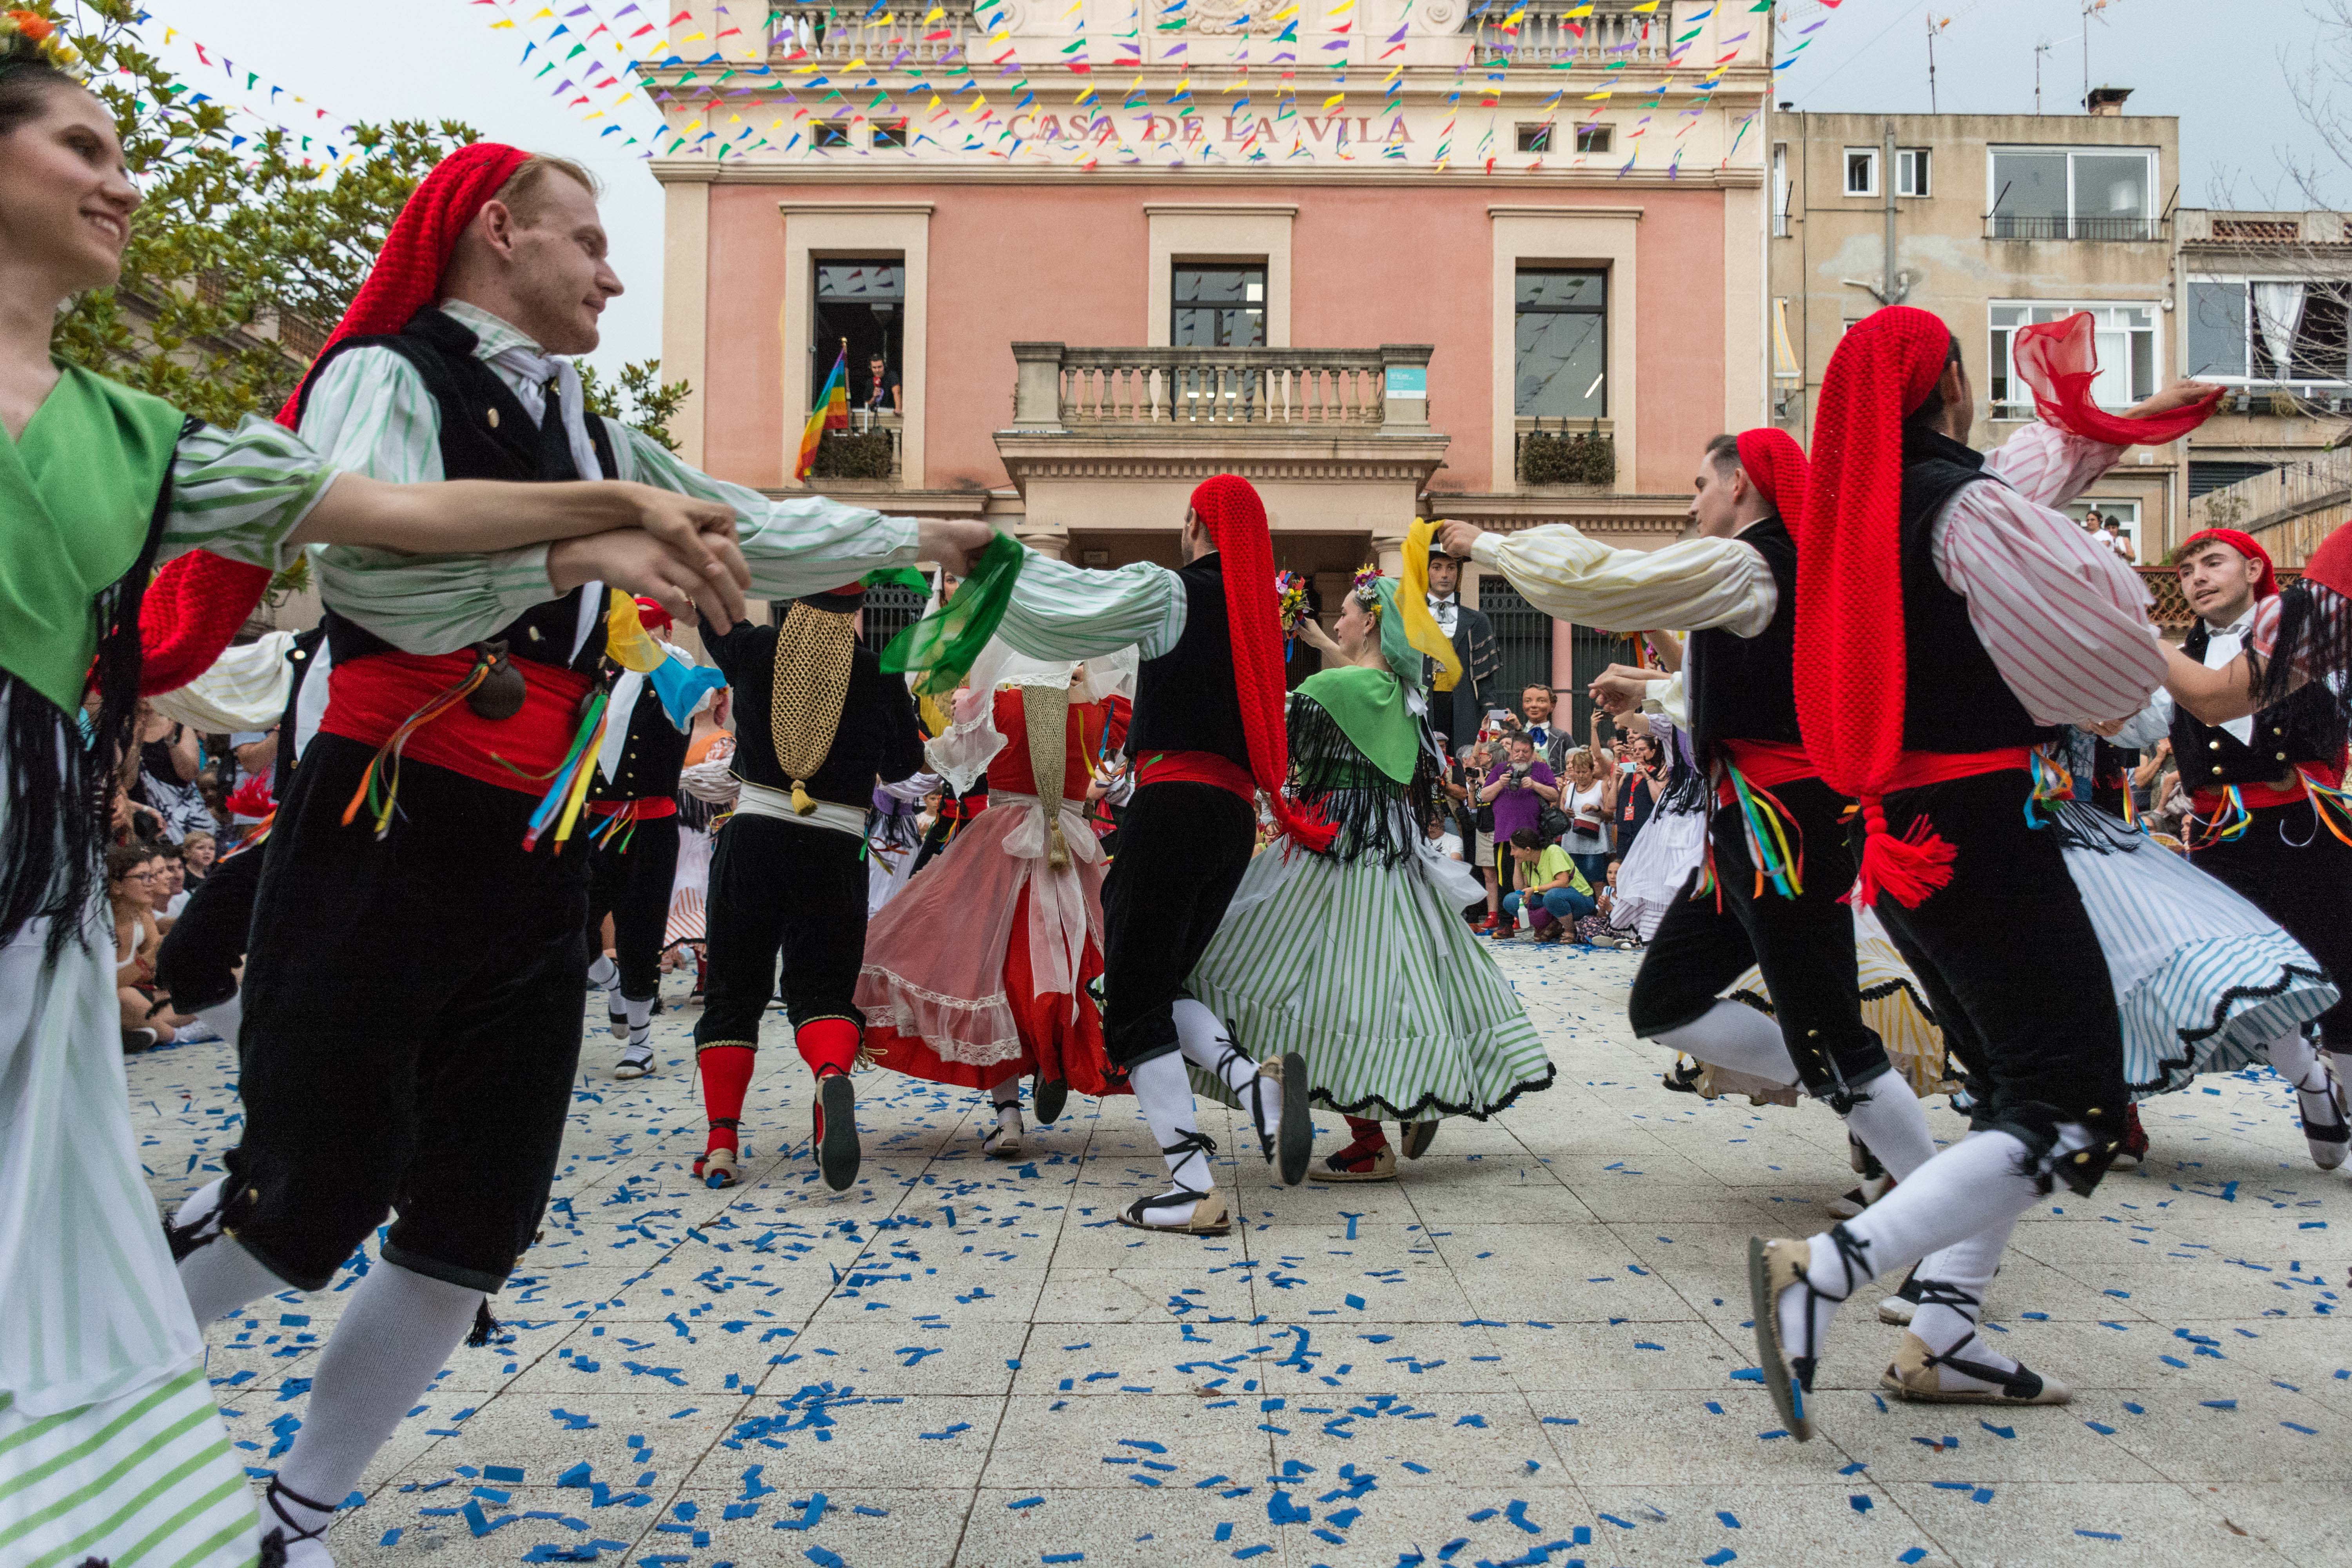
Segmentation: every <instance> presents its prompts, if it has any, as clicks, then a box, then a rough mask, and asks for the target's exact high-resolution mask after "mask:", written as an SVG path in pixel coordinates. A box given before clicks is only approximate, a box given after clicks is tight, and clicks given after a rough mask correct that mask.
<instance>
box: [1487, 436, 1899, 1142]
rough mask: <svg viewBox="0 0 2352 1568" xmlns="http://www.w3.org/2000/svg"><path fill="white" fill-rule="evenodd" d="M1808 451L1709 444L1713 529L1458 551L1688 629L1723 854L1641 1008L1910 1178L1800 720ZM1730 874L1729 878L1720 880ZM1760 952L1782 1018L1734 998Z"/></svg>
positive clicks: (1662, 1039) (1662, 950) (1638, 986)
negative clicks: (1785, 1091) (1811, 1107)
mask: <svg viewBox="0 0 2352 1568" xmlns="http://www.w3.org/2000/svg"><path fill="white" fill-rule="evenodd" d="M1804 491H1805V458H1804V454H1803V453H1802V452H1801V451H1800V450H1799V449H1798V447H1797V444H1796V442H1795V441H1793V440H1791V439H1790V437H1789V436H1788V434H1787V433H1786V432H1785V431H1781V430H1774V429H1759V430H1749V431H1746V432H1744V433H1743V434H1741V435H1738V436H1736V437H1735V436H1717V437H1715V438H1714V439H1713V440H1711V441H1709V442H1708V443H1707V445H1706V451H1705V452H1704V453H1703V454H1702V455H1701V457H1700V459H1699V466H1698V477H1697V479H1696V482H1695V485H1694V488H1693V491H1692V496H1691V504H1690V515H1691V519H1692V521H1695V522H1696V523H1697V524H1698V537H1697V538H1696V539H1691V540H1686V541H1685V542H1681V543H1678V544H1675V545H1671V546H1669V547H1667V548H1666V549H1664V550H1657V551H1639V550H1612V549H1610V548H1608V547H1607V546H1606V545H1602V544H1600V543H1597V542H1594V541H1592V540H1591V539H1588V538H1586V537H1585V536H1584V535H1583V534H1581V533H1580V532H1578V531H1576V530H1575V529H1573V528H1570V527H1569V526H1567V525H1566V524H1564V523H1563V524H1553V525H1550V526H1548V527H1544V528H1536V529H1529V530H1527V531H1522V532H1518V533H1509V534H1496V533H1482V532H1480V531H1478V530H1477V529H1476V528H1475V527H1473V526H1472V525H1470V524H1468V523H1464V522H1454V523H1448V524H1446V526H1445V531H1444V542H1445V547H1446V549H1447V550H1448V551H1449V552H1454V553H1460V554H1466V555H1468V556H1470V557H1471V558H1472V559H1473V560H1475V561H1476V562H1478V563H1480V564H1481V565H1486V566H1491V567H1493V568H1494V569H1495V570H1496V571H1499V572H1501V573H1502V574H1503V575H1504V576H1505V577H1506V578H1507V579H1508V580H1509V582H1510V584H1511V585H1512V586H1513V587H1515V588H1517V590H1518V591H1519V592H1520V593H1521V594H1522V595H1526V597H1527V599H1528V602H1529V603H1530V604H1533V605H1536V606H1537V607H1538V608H1539V609H1541V610H1543V611H1544V612H1545V613H1546V614H1547V615H1550V616H1558V617H1559V618H1560V619H1562V620H1573V621H1580V622H1582V623H1584V624H1586V625H1588V626H1599V627H1601V628H1602V629H1604V630H1616V631H1636V630H1641V629H1644V628H1647V627H1652V626H1686V627H1689V628H1691V633H1690V637H1689V640H1688V643H1687V645H1686V647H1685V652H1684V658H1683V684H1684V690H1685V700H1686V701H1687V703H1688V705H1689V710H1690V720H1691V739H1692V743H1693V746H1694V748H1695V750H1696V752H1697V755H1698V760H1699V763H1700V764H1701V765H1702V766H1704V767H1706V768H1707V769H1708V770H1709V773H1710V776H1711V778H1712V779H1713V781H1714V788H1715V793H1716V808H1715V814H1714V818H1713V820H1712V821H1711V822H1710V823H1709V824H1708V830H1709V831H1708V837H1709V860H1708V865H1707V866H1706V867H1705V868H1701V869H1700V870H1699V871H1698V872H1696V873H1695V874H1694V876H1693V879H1692V884H1693V885H1692V887H1691V888H1690V889H1685V896H1684V897H1682V898H1679V899H1677V900H1675V903H1674V905H1673V906H1672V907H1671V908H1670V909H1668V910H1667V911H1666V914H1665V918H1664V920H1663V921H1661V922H1660V923H1659V926H1658V931H1657V934H1656V936H1654V938H1652V939H1651V942H1650V945H1649V951H1648V952H1645V953H1644V954H1643V958H1642V967H1641V970H1640V972H1639V973H1637V974H1636V975H1635V976H1634V979H1633V997H1632V999H1631V1001H1630V1002H1629V1004H1628V1006H1627V1012H1628V1014H1629V1016H1630V1018H1631V1021H1632V1024H1633V1033H1634V1034H1635V1035H1636V1036H1637V1037H1640V1038H1642V1039H1645V1040H1655V1041H1656V1042H1657V1043H1658V1044H1660V1045H1662V1046H1664V1047H1667V1048H1668V1049H1670V1050H1675V1051H1679V1052H1682V1053H1684V1054H1685V1055H1688V1056H1691V1057H1694V1058H1697V1059H1698V1060H1700V1061H1703V1062H1707V1063H1710V1064H1712V1065H1714V1066H1716V1067H1721V1068H1731V1069H1733V1070H1735V1071H1738V1072H1742V1073H1746V1074H1748V1075H1750V1076H1752V1077H1755V1078H1760V1079H1767V1080H1769V1081H1770V1082H1772V1083H1775V1084H1784V1085H1785V1084H1794V1083H1800V1082H1801V1083H1802V1084H1803V1085H1804V1086H1805V1091H1806V1092H1807V1093H1808V1094H1811V1095H1812V1096H1813V1097H1814V1098H1815V1099H1817V1100H1823V1101H1826V1102H1827V1103H1828V1105H1829V1106H1830V1108H1831V1109H1832V1110H1835V1111H1836V1112H1837V1113H1838V1115H1840V1116H1841V1117H1843V1118H1844V1120H1845V1122H1846V1125H1847V1127H1848V1128H1849V1129H1850V1130H1852V1131H1853V1134H1854V1135H1855V1136H1856V1137H1858V1138H1859V1139H1861V1141H1862V1142H1863V1143H1864V1144H1865V1145H1866V1146H1867V1147H1869V1148H1870V1149H1871V1150H1872V1151H1873V1152H1874V1153H1876V1154H1877V1155H1878V1157H1879V1159H1880V1160H1881V1161H1882V1162H1883V1163H1885V1166H1886V1167H1887V1169H1889V1170H1890V1171H1892V1172H1894V1173H1895V1178H1896V1179H1897V1180H1898V1181H1899V1180H1900V1179H1902V1178H1903V1177H1905V1176H1906V1175H1908V1174H1909V1173H1911V1172H1913V1171H1915V1170H1916V1169H1917V1168H1918V1167H1919V1166H1921V1165H1923V1164H1925V1163H1927V1159H1928V1158H1929V1156H1931V1155H1932V1154H1934V1153H1935V1152H1936V1145H1935V1141H1934V1139H1933V1138H1931V1137H1930V1136H1929V1135H1928V1132H1927V1114H1926V1112H1925V1111H1924V1110H1921V1108H1920V1105H1919V1100H1918V1097H1917V1096H1916V1095H1915V1094H1913V1093H1912V1091H1911V1086H1910V1084H1909V1083H1908V1082H1907V1081H1906V1079H1904V1077H1903V1075H1902V1074H1901V1073H1899V1072H1895V1071H1894V1070H1892V1064H1891V1063H1890V1062H1889V1061H1888V1059H1887V1056H1886V1047H1885V1045H1883V1044H1882V1043H1881V1042H1880V1040H1879V1038H1878V1035H1877V1033H1876V1032H1875V1031H1874V1030H1873V1029H1872V1028H1871V1027H1870V1026H1868V1025H1867V1024H1864V1022H1863V1019H1862V999H1861V994H1860V981H1859V979H1858V978H1857V975H1856V970H1855V960H1854V949H1853V913H1852V911H1850V910H1848V909H1847V908H1846V907H1845V905H1844V903H1843V902H1842V901H1841V900H1843V898H1844V896H1845V893H1846V891H1847V889H1850V888H1852V887H1853V874H1854V868H1853V854H1852V852H1851V851H1850V850H1849V849H1848V848H1847V847H1846V843H1845V829H1844V823H1843V816H1844V813H1845V811H1846V810H1847V807H1848V805H1849V802H1848V801H1847V800H1846V799H1845V797H1843V795H1839V794H1838V793H1837V792H1836V791H1835V790H1833V789H1832V788H1830V787H1829V786H1828V785H1827V784H1823V783H1822V780H1821V778H1820V775H1819V773H1818V770H1816V769H1815V768H1814V767H1813V765H1812V763H1811V761H1810V760H1809V759H1808V758H1807V756H1806V755H1805V747H1804V738H1803V736H1802V735H1801V733H1800V732H1799V731H1798V727H1797V705H1796V695H1795V693H1796V672H1795V669H1794V667H1793V658H1794V649H1795V644H1796V620H1797V545H1796V541H1795V539H1794V538H1793V537H1792V536H1791V535H1790V521H1789V520H1791V519H1797V518H1801V516H1802V515H1803V507H1804ZM1710 878H1711V879H1712V881H1713V884H1714V885H1713V887H1712V889H1706V888H1705V886H1704V884H1705V882H1706V880H1707V879H1710ZM1751 964H1754V965H1757V966H1759V967H1760V968H1761V969H1762V970H1763V973H1764V983H1765V985H1766V986H1767V987H1768V988H1769V990H1770V991H1771V993H1772V1008H1773V1016H1771V1017H1769V1018H1768V1017H1766V1016H1764V1015H1762V1014H1760V1013H1759V1012H1757V1011H1756V1010H1755V1009H1754V1008H1752V1007H1749V1006H1748V1005H1745V1004H1744V1003H1739V1002H1731V1001H1721V1000H1717V996H1718V994H1719V993H1721V992H1722V991H1723V990H1724V988H1725V987H1727V986H1728V985H1730V984H1732V983H1733V982H1734V981H1736V980H1738V978H1739V976H1740V975H1741V974H1743V973H1746V972H1747V971H1748V966H1749V965H1751Z"/></svg>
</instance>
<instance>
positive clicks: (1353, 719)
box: [1298, 665, 1421, 784]
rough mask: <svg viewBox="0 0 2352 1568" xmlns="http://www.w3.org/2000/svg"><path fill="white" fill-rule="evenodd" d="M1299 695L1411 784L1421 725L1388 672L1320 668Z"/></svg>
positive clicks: (1373, 758) (1401, 781)
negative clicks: (1329, 716) (1328, 716)
mask: <svg viewBox="0 0 2352 1568" xmlns="http://www.w3.org/2000/svg"><path fill="white" fill-rule="evenodd" d="M1298 695H1299V696H1301V697H1304V698H1307V699H1308V700H1311V701H1313V702H1314V703H1315V704H1316V706H1318V707H1319V708H1321V709H1322V710H1323V711H1325V712H1326V713H1328V714H1329V715H1331V720H1332V722H1334V723H1336V724H1338V725H1339V730H1340V732H1341V733H1343V734H1345V735H1346V736H1347V737H1348V742H1349V744H1350V745H1352V746H1354V747H1355V748H1356V750H1358V751H1360V752H1363V753H1364V756H1365V758H1366V760H1367V761H1369V762H1370V763H1371V764H1372V765H1373V766H1374V767H1376V768H1378V769H1380V770H1381V773H1385V774H1387V775H1388V776H1389V777H1390V778H1391V779H1393V780H1395V781H1396V782H1397V783H1398V784H1410V783H1411V782H1412V769H1413V763H1414V761H1415V758H1416V755H1417V753H1418V752H1420V749H1421V730H1420V726H1419V725H1417V724H1415V723H1414V722H1413V719H1412V713H1411V712H1409V711H1407V710H1406V708H1405V705H1404V687H1403V685H1402V683H1401V682H1400V681H1399V680H1398V679H1397V678H1396V677H1395V676H1393V675H1391V674H1390V673H1389V672H1388V671H1387V670H1385V669H1367V668H1364V667H1363V666H1362V665H1343V666H1341V667H1340V668H1338V669H1318V670H1317V671H1316V672H1315V673H1314V674H1312V675H1310V676H1308V677H1307V679H1304V680H1302V681H1300V682H1299V683H1298Z"/></svg>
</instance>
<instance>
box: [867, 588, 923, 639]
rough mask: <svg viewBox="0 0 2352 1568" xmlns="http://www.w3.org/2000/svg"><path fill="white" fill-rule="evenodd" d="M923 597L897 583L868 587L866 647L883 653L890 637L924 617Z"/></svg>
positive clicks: (895, 635)
mask: <svg viewBox="0 0 2352 1568" xmlns="http://www.w3.org/2000/svg"><path fill="white" fill-rule="evenodd" d="M922 614H923V600H922V598H921V596H920V595H918V594H916V592H915V591H914V590H913V589H911V588H901V587H899V586H898V584H895V583H886V584H882V585H881V586H880V587H876V588H868V589H866V647H870V648H872V649H873V650H874V651H875V652H877V653H879V652H881V651H882V650H883V649H884V648H885V647H888V646H889V643H890V639H891V638H892V637H897V636H898V634H899V633H900V632H902V631H904V630H905V629H906V628H907V627H908V626H913V625H914V624H915V623H916V622H917V621H918V620H919V619H921V618H922Z"/></svg>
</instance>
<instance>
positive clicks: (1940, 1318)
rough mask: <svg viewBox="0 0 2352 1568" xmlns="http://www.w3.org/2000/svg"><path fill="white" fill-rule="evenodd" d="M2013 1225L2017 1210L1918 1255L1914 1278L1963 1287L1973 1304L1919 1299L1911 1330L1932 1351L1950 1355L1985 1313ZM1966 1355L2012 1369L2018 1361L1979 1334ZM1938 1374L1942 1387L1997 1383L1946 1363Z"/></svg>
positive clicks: (1928, 1283) (1995, 1366)
mask: <svg viewBox="0 0 2352 1568" xmlns="http://www.w3.org/2000/svg"><path fill="white" fill-rule="evenodd" d="M2016 1228H2017V1215H2010V1216H2009V1217H2008V1218H2007V1219H1997V1220H1995V1221H1993V1222H1992V1224H1990V1225H1989V1226H1985V1227H1984V1228H1983V1229H1982V1230H1980V1231H1979V1232H1977V1233H1976V1234H1975V1235H1974V1236H1971V1237H1969V1238H1967V1239H1966V1240H1964V1241H1956V1242H1954V1243H1953V1244H1952V1245H1951V1246H1949V1247H1945V1248H1944V1249H1943V1250H1942V1251H1940V1252H1931V1253H1929V1254H1928V1255H1927V1257H1925V1258H1921V1259H1920V1260H1919V1282H1920V1284H1921V1285H1922V1286H1923V1287H1925V1286H1929V1285H1942V1286H1949V1287H1951V1288H1953V1289H1958V1290H1962V1291H1965V1292H1967V1293H1968V1294H1969V1296H1971V1297H1973V1298H1974V1299H1975V1301H1976V1304H1975V1305H1974V1306H1971V1305H1969V1304H1968V1303H1967V1302H1964V1301H1963V1302H1951V1303H1947V1302H1943V1301H1934V1300H1923V1301H1921V1302H1920V1303H1919V1310H1917V1311H1916V1312H1915V1313H1913V1314H1912V1317H1911V1331H1912V1332H1913V1333H1914V1334H1916V1335H1917V1336H1918V1337H1919V1339H1920V1341H1921V1342H1922V1343H1924V1344H1926V1345H1927V1348H1928V1349H1929V1350H1930V1351H1933V1352H1935V1353H1936V1354H1937V1355H1949V1354H1950V1353H1951V1352H1954V1351H1956V1350H1958V1349H1959V1347H1960V1346H1962V1345H1964V1344H1967V1343H1968V1342H1969V1338H1970V1336H1972V1335H1974V1334H1975V1333H1976V1331H1977V1324H1978V1323H1979V1322H1980V1321H1982V1320H1983V1317H1984V1299H1985V1291H1986V1289H1987V1288H1989V1287H1990V1285H1991V1284H1992V1277H1993V1274H1994V1272H1995V1271H1996V1270H1997V1269H1999V1268H2000V1255H2001V1253H2002V1252H2003V1251H2005V1250H2007V1248H2008V1247H2009V1237H2010V1233H2011V1232H2012V1231H2014V1230H2015V1229H2016ZM1965 1359H1966V1360H1969V1361H1972V1362H1979V1363H1983V1364H1984V1365H1987V1366H1990V1367H1993V1368H1995V1369H1997V1370H1999V1371H2001V1372H2014V1371H2016V1370H2017V1363H2015V1362H2014V1361H2011V1359H2010V1358H2009V1357H2007V1356H2005V1355H2002V1354H2001V1353H2000V1352H1998V1351H1996V1350H1994V1349H1993V1348H1992V1347H1991V1346H1990V1345H1989V1344H1987V1343H1985V1342H1983V1341H1982V1340H1979V1341H1978V1342H1977V1343H1976V1346H1975V1348H1974V1349H1972V1350H1970V1351H1969V1352H1968V1354H1967V1356H1966V1357H1965ZM1938 1375H1940V1376H1941V1377H1942V1379H1943V1380H1944V1384H1945V1385H1946V1386H1947V1387H1951V1386H1954V1385H1956V1384H1957V1385H1958V1386H1960V1387H1964V1388H1979V1389H1984V1388H1994V1387H1997V1386H1999V1385H1998V1384H1993V1383H1991V1382H1989V1381H1987V1380H1986V1379H1983V1378H1979V1377H1971V1376H1969V1374H1968V1373H1963V1372H1956V1371H1954V1370H1953V1369H1952V1368H1950V1367H1944V1368H1941V1369H1939V1373H1938Z"/></svg>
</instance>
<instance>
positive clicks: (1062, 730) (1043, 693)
mask: <svg viewBox="0 0 2352 1568" xmlns="http://www.w3.org/2000/svg"><path fill="white" fill-rule="evenodd" d="M1021 721H1022V724H1023V725H1024V728H1026V729H1027V730H1028V731H1029V771H1030V773H1032V774H1033V775H1034V783H1035V785H1036V790H1037V805H1038V806H1039V808H1040V809H1042V810H1043V811H1044V812H1045V864H1046V866H1047V867H1048V868H1050V869H1052V870H1055V871H1064V870H1067V869H1068V868H1069V865H1070V847H1069V845H1068V844H1067V843H1066V842H1065V841H1064V840H1063V837H1062V790H1063V787H1064V786H1065V785H1066V784H1067V783H1068V782H1069V771H1070V751H1069V745H1070V689H1069V688H1068V687H1067V686H1061V687H1052V686H1024V687H1023V688H1022V689H1021Z"/></svg>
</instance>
